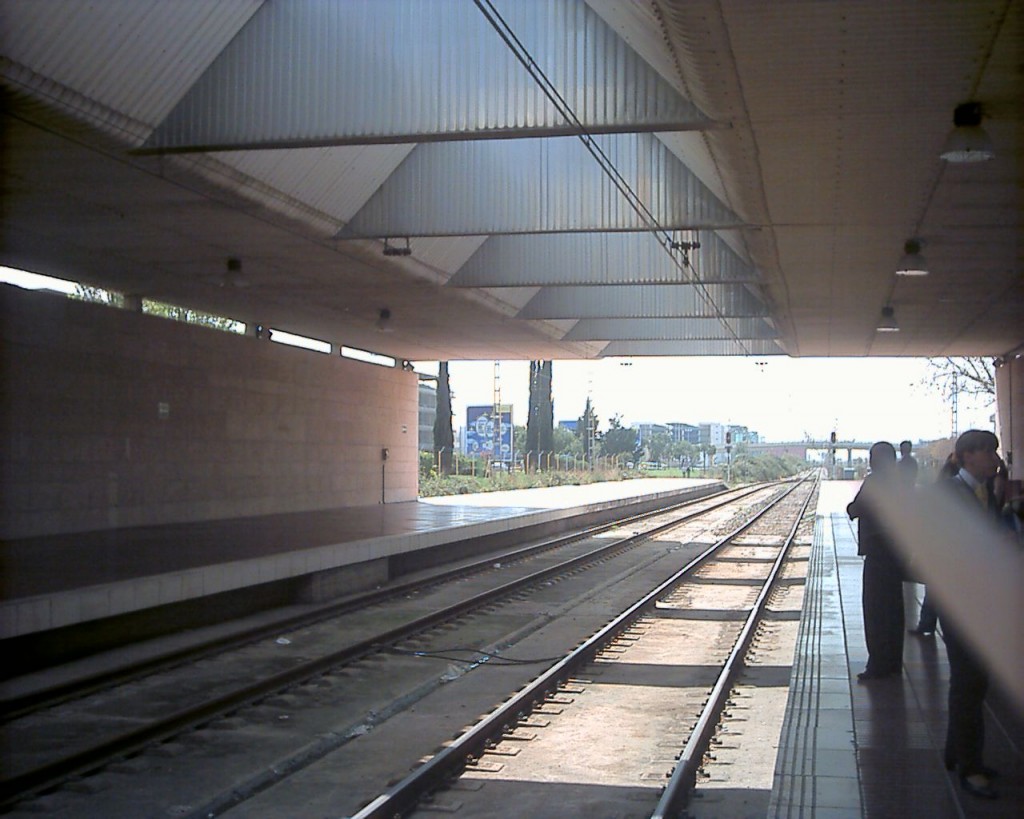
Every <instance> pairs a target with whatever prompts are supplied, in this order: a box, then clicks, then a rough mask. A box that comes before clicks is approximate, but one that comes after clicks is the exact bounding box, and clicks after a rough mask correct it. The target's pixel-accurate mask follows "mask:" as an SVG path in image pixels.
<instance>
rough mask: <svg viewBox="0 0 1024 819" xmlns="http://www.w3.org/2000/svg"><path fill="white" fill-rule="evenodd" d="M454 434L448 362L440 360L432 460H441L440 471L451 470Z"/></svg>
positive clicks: (446, 471) (448, 472) (449, 471)
mask: <svg viewBox="0 0 1024 819" xmlns="http://www.w3.org/2000/svg"><path fill="white" fill-rule="evenodd" d="M454 446H455V434H454V433H453V432H452V390H451V385H450V384H449V382H448V362H447V361H442V362H440V365H439V366H438V369H437V415H436V416H435V417H434V460H435V461H436V460H437V458H438V455H440V460H441V472H443V473H444V474H445V475H449V474H451V471H452V450H453V448H454Z"/></svg>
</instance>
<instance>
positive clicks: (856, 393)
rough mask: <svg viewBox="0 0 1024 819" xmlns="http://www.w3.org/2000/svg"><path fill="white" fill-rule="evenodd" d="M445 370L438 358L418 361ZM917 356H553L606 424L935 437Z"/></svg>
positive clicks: (457, 397) (966, 402)
mask: <svg viewBox="0 0 1024 819" xmlns="http://www.w3.org/2000/svg"><path fill="white" fill-rule="evenodd" d="M0 281H8V282H11V283H15V284H18V285H20V286H23V287H44V286H45V287H49V288H51V289H63V290H64V292H73V290H74V283H72V282H64V283H63V284H61V283H60V280H54V279H48V278H47V277H42V276H34V275H33V274H25V273H22V272H21V271H15V270H11V269H10V268H4V267H0ZM415 365H416V369H417V371H418V372H420V373H423V374H429V375H436V374H437V362H415ZM494 370H495V368H494V362H492V361H453V362H450V363H449V375H450V382H451V387H452V393H453V399H452V409H453V411H454V413H455V425H456V427H459V426H464V425H465V423H466V407H467V406H477V405H488V406H489V405H491V404H493V402H494ZM929 376H930V370H929V366H928V361H927V359H921V358H787V357H785V356H757V357H751V358H742V357H730V356H715V357H704V358H628V359H627V358H610V359H599V360H595V361H556V362H554V365H553V374H552V392H553V395H554V404H555V423H556V424H557V423H558V422H559V421H562V420H575V419H576V418H579V417H580V416H581V415H582V414H583V409H584V407H585V405H586V401H587V397H588V396H590V398H591V400H592V401H593V405H594V409H595V411H596V413H597V417H598V420H599V429H600V430H603V429H607V428H608V420H609V419H610V418H611V417H612V416H614V415H618V416H620V418H621V419H622V422H623V423H624V424H625V425H626V426H630V425H632V424H637V423H642V422H654V423H668V422H671V421H681V422H684V423H688V424H700V423H702V422H708V421H711V422H717V423H722V424H737V425H741V426H745V427H748V428H749V429H752V430H754V431H756V432H757V433H759V434H760V436H761V439H762V440H767V441H800V440H804V439H806V438H807V437H811V438H814V439H825V438H827V437H828V436H829V435H830V433H831V432H832V431H833V430H834V431H835V432H836V434H837V436H838V437H839V438H840V439H841V440H858V441H878V440H889V441H893V442H898V441H901V440H904V439H909V440H911V441H914V442H917V441H930V440H935V439H937V438H945V437H948V436H949V435H950V434H951V433H952V430H953V420H952V412H951V406H950V402H949V400H948V399H946V398H944V397H943V396H942V394H941V391H940V390H939V389H938V387H936V386H933V385H931V384H930V383H929V380H930V379H929ZM529 380H530V364H529V362H528V361H503V362H501V363H500V366H499V383H500V387H501V400H502V403H505V404H512V420H513V423H514V424H517V425H524V424H525V423H526V414H527V407H528V402H529ZM994 412H995V406H994V404H986V403H985V402H984V401H981V400H979V399H975V398H972V397H970V396H965V395H961V396H960V401H959V417H958V422H959V423H958V428H959V430H960V431H961V432H963V431H964V430H966V429H970V428H972V427H974V428H978V429H993V422H992V415H993V414H994Z"/></svg>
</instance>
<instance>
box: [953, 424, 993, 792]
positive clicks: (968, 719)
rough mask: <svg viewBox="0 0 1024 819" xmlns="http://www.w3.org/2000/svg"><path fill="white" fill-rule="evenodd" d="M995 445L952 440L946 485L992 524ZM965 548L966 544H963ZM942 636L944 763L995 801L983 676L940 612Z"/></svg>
mask: <svg viewBox="0 0 1024 819" xmlns="http://www.w3.org/2000/svg"><path fill="white" fill-rule="evenodd" d="M998 448H999V440H998V439H997V438H996V436H995V435H993V434H992V433H991V432H985V431H983V430H979V429H972V430H968V431H967V432H965V433H964V434H963V435H961V436H960V437H959V438H958V439H957V441H956V457H957V461H958V462H959V463H960V465H961V467H960V471H959V472H958V473H957V474H956V475H954V476H953V477H952V478H949V479H948V480H947V482H946V484H947V488H948V490H949V491H950V492H951V494H952V495H953V496H954V497H955V498H956V500H957V501H958V502H959V503H961V504H962V505H963V507H964V509H965V510H966V511H967V513H969V514H973V515H978V516H982V515H984V516H988V517H991V518H992V519H993V520H996V519H997V516H998V509H996V500H995V498H994V497H993V496H992V493H991V492H990V491H989V487H988V482H989V481H990V480H991V479H992V478H993V477H994V476H995V474H996V471H997V470H998V468H999V463H1000V460H999V455H998V454H997V450H998ZM964 548H969V544H964ZM939 617H940V621H941V623H942V636H943V639H944V640H945V641H946V654H947V655H948V656H949V724H948V728H947V731H946V751H945V762H946V768H947V769H949V770H954V769H956V771H957V773H958V774H959V776H960V785H961V786H962V787H963V789H964V790H965V791H967V792H968V793H969V794H971V795H972V796H978V797H982V798H985V799H995V798H996V797H997V796H998V793H997V792H996V790H995V789H994V788H993V787H992V782H991V779H992V777H993V775H994V774H995V772H994V771H992V770H991V769H990V768H987V767H986V766H985V764H984V762H983V761H982V752H983V750H984V745H985V717H984V710H983V707H984V703H985V694H986V692H987V691H988V672H987V671H986V670H985V667H984V666H983V665H982V664H981V663H980V662H979V661H978V659H977V657H976V655H975V653H974V651H973V650H972V648H971V646H970V644H969V643H967V642H966V640H965V639H964V637H963V635H962V633H961V631H960V627H959V624H958V623H956V622H955V621H953V620H952V619H950V618H949V617H948V616H946V615H944V614H942V613H941V612H940V615H939Z"/></svg>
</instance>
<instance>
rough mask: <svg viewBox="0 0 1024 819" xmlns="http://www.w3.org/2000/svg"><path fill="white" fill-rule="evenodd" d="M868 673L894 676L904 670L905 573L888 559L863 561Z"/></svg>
mask: <svg viewBox="0 0 1024 819" xmlns="http://www.w3.org/2000/svg"><path fill="white" fill-rule="evenodd" d="M861 602H862V603H863V606H864V639H865V642H866V643H867V647H868V666H867V669H866V670H867V671H869V672H871V673H872V674H895V673H898V672H900V671H902V670H903V628H904V624H903V618H904V613H903V572H902V571H901V570H900V567H899V564H898V563H896V561H894V560H892V559H891V558H890V557H888V556H887V555H868V556H867V557H865V558H864V580H863V589H862V595H861Z"/></svg>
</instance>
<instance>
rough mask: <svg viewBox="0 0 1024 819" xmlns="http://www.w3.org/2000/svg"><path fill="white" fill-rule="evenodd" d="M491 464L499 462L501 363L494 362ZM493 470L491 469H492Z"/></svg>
mask: <svg viewBox="0 0 1024 819" xmlns="http://www.w3.org/2000/svg"><path fill="white" fill-rule="evenodd" d="M491 430H492V431H491V463H492V464H493V463H494V462H495V461H500V460H501V362H500V361H495V362H494V406H493V408H492V409H491ZM492 470H493V467H492Z"/></svg>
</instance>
